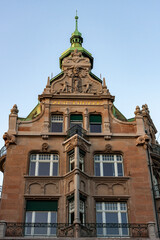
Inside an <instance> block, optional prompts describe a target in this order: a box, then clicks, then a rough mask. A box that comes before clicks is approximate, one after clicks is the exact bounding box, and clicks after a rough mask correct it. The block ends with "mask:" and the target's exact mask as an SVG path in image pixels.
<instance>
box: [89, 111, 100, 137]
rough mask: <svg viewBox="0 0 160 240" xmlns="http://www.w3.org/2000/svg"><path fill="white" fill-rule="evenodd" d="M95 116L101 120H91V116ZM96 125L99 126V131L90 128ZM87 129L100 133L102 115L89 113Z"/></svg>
mask: <svg viewBox="0 0 160 240" xmlns="http://www.w3.org/2000/svg"><path fill="white" fill-rule="evenodd" d="M93 116H95V117H100V118H101V120H100V121H97V122H96V121H92V120H91V118H92V117H93ZM93 125H96V126H100V131H93V130H92V128H91V127H92V126H93ZM89 131H90V133H101V132H102V115H101V114H90V115H89Z"/></svg>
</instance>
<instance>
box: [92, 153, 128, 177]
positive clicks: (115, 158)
mask: <svg viewBox="0 0 160 240" xmlns="http://www.w3.org/2000/svg"><path fill="white" fill-rule="evenodd" d="M97 156H99V160H98V159H95V158H96V157H97ZM104 156H107V157H113V160H104V159H103V157H104ZM118 158H119V159H118ZM97 163H99V165H100V166H99V172H100V174H99V175H96V164H97ZM105 163H108V164H113V166H114V169H113V173H114V174H113V175H104V165H103V164H105ZM118 164H121V170H122V175H119V171H118ZM94 175H95V176H96V177H123V176H124V166H123V157H122V155H121V154H94Z"/></svg>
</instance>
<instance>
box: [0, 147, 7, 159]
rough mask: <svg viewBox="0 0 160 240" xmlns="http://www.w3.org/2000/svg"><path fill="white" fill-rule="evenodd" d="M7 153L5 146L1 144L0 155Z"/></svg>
mask: <svg viewBox="0 0 160 240" xmlns="http://www.w3.org/2000/svg"><path fill="white" fill-rule="evenodd" d="M6 154H7V149H6V146H3V147H2V148H1V149H0V157H2V156H4V155H6Z"/></svg>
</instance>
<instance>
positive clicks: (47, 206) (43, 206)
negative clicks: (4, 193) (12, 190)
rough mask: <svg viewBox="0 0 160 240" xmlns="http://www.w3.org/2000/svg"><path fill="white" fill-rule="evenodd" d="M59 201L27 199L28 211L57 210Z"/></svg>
mask: <svg viewBox="0 0 160 240" xmlns="http://www.w3.org/2000/svg"><path fill="white" fill-rule="evenodd" d="M57 208H58V202H57V201H27V205H26V211H57Z"/></svg>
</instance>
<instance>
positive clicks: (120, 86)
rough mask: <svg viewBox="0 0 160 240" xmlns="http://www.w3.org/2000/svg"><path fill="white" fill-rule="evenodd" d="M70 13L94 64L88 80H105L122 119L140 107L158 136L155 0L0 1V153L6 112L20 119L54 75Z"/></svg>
mask: <svg viewBox="0 0 160 240" xmlns="http://www.w3.org/2000/svg"><path fill="white" fill-rule="evenodd" d="M76 9H77V10H78V16H79V22H78V26H79V31H80V32H81V33H82V36H83V39H84V42H83V47H84V48H86V49H87V50H88V51H89V52H91V53H92V56H93V57H94V68H93V71H92V72H93V73H94V74H96V75H97V76H100V74H101V75H102V77H105V78H106V83H107V86H108V88H109V90H110V92H111V94H112V95H115V105H116V107H117V108H118V109H119V110H120V111H121V112H122V113H123V114H124V115H125V116H126V117H127V118H131V117H133V116H134V110H135V107H136V106H137V105H139V106H142V104H145V103H147V104H148V106H149V109H150V113H151V117H152V119H153V121H154V123H155V125H156V127H157V130H158V132H160V111H159V93H160V1H159V0H99V1H97V0H81V1H75V0H74V1H73V0H68V1H66V0H61V1H57V0H0V36H1V37H0V83H1V84H0V96H1V105H0V109H1V114H0V116H1V117H0V147H2V146H3V144H4V142H3V139H2V136H3V133H4V132H5V131H7V129H8V115H9V113H10V109H11V108H12V106H13V105H14V104H15V103H16V104H17V105H18V109H19V116H20V117H26V116H27V115H28V114H29V112H30V111H31V110H32V109H33V108H34V107H35V105H36V104H37V103H38V94H41V93H42V91H43V89H44V87H45V85H46V82H47V77H48V76H50V75H51V73H52V72H53V75H57V74H58V73H59V72H60V69H59V57H60V55H61V53H62V52H63V51H65V50H66V49H67V48H68V47H69V46H70V36H71V33H72V32H73V31H74V28H75V20H74V16H75V12H76ZM158 135H159V133H158V134H157V138H158ZM159 140H160V138H159Z"/></svg>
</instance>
